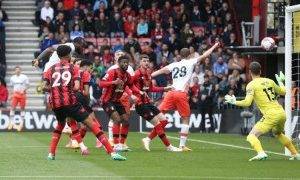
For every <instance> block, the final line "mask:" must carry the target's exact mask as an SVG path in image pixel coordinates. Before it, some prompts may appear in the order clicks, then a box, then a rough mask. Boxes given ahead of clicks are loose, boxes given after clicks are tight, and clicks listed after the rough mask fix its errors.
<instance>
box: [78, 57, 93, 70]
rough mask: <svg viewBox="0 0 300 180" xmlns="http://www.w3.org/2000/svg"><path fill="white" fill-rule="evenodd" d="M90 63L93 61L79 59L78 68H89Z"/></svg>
mask: <svg viewBox="0 0 300 180" xmlns="http://www.w3.org/2000/svg"><path fill="white" fill-rule="evenodd" d="M92 65H93V63H92V62H91V61H89V60H86V59H85V60H82V61H81V63H80V68H81V69H83V70H90V69H91V68H90V67H91V66H92Z"/></svg>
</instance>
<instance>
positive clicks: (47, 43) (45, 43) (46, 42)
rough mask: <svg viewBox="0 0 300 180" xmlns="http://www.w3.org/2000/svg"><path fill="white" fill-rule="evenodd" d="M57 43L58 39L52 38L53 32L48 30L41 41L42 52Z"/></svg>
mask: <svg viewBox="0 0 300 180" xmlns="http://www.w3.org/2000/svg"><path fill="white" fill-rule="evenodd" d="M55 44H58V41H57V40H56V39H55V38H54V34H53V33H52V32H50V33H49V34H48V36H47V37H45V39H44V40H43V41H42V42H41V45H40V49H41V52H43V51H44V50H45V49H47V48H48V47H51V46H53V45H55Z"/></svg>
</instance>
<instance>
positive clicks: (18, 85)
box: [9, 74, 29, 92]
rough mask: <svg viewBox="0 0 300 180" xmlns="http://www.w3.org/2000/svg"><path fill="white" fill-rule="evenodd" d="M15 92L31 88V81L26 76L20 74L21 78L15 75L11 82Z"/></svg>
mask: <svg viewBox="0 0 300 180" xmlns="http://www.w3.org/2000/svg"><path fill="white" fill-rule="evenodd" d="M9 83H10V84H11V85H12V86H13V88H14V92H15V91H24V90H25V89H26V88H27V87H28V86H29V79H28V77H27V76H26V75H25V74H20V76H17V75H13V76H12V77H11V78H10V82H9Z"/></svg>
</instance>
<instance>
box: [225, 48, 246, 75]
mask: <svg viewBox="0 0 300 180" xmlns="http://www.w3.org/2000/svg"><path fill="white" fill-rule="evenodd" d="M245 66H246V63H245V60H244V59H243V58H240V57H239V56H238V54H237V52H234V53H233V54H232V58H231V59H230V60H229V62H228V69H229V73H232V71H233V70H238V72H239V74H240V75H241V77H242V78H243V81H246V75H245Z"/></svg>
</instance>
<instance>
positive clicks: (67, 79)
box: [52, 71, 71, 87]
mask: <svg viewBox="0 0 300 180" xmlns="http://www.w3.org/2000/svg"><path fill="white" fill-rule="evenodd" d="M52 78H53V79H54V82H53V85H52V87H57V86H60V85H61V79H62V80H64V86H66V85H68V84H69V82H70V81H71V73H70V72H69V71H64V72H63V73H62V74H60V72H55V73H53V74H52Z"/></svg>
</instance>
